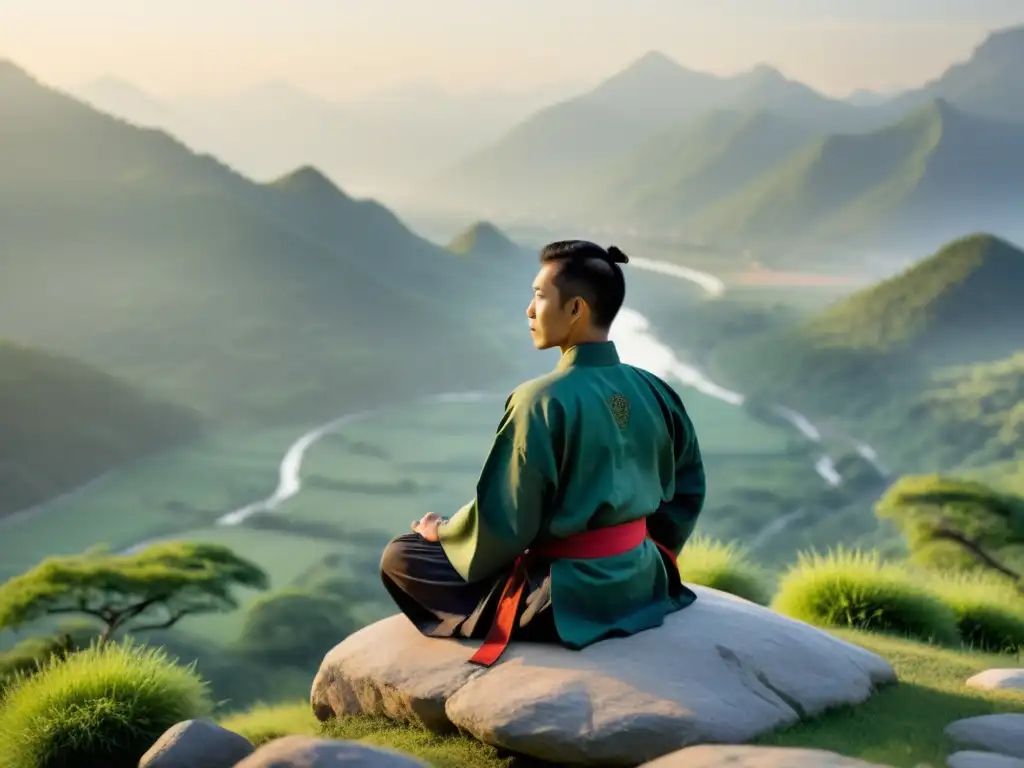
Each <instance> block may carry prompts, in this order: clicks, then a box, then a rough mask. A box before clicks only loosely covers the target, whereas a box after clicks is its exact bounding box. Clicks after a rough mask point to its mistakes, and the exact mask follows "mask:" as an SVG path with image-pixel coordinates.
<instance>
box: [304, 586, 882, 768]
mask: <svg viewBox="0 0 1024 768" xmlns="http://www.w3.org/2000/svg"><path fill="white" fill-rule="evenodd" d="M693 589H694V591H695V592H697V594H698V600H697V602H696V603H694V604H693V605H692V606H690V607H688V608H686V609H684V610H682V611H679V612H677V613H675V614H672V615H671V616H669V617H668V618H667V619H666V621H665V624H664V625H663V626H661V627H658V628H657V629H651V630H647V631H645V632H642V633H640V634H638V635H634V636H632V637H628V638H616V639H612V640H606V641H604V642H601V643H597V644H595V645H592V646H590V647H589V648H586V649H584V650H582V651H571V650H568V649H566V648H562V647H560V646H555V645H548V644H534V643H513V644H512V645H510V646H509V648H508V650H507V651H506V652H505V655H504V656H503V657H502V660H501V661H500V662H499V663H498V664H496V665H495V666H493V667H491V668H490V669H484V668H482V667H478V666H476V665H474V664H470V663H469V662H468V659H469V656H470V655H471V654H472V649H473V648H474V647H476V645H477V643H475V642H469V641H454V640H444V639H435V638H427V637H424V636H422V635H421V634H420V633H419V632H418V631H417V630H416V629H415V627H413V625H412V624H411V623H410V622H409V621H408V620H407V619H406V618H405V617H404V616H402V615H397V616H392V617H391V618H388V619H384V620H383V621H379V622H377V623H376V624H372V625H370V626H368V627H365V628H363V629H362V630H360V631H359V632H356V633H355V634H353V635H351V636H349V637H348V638H347V639H346V640H345V641H344V642H342V643H341V644H340V645H338V646H337V647H335V648H334V649H333V650H332V651H331V652H330V653H328V654H327V656H326V657H325V658H324V661H323V663H322V664H321V666H320V671H319V672H318V673H317V676H316V679H315V680H314V681H313V688H312V692H311V695H310V700H311V704H312V706H313V710H314V712H315V713H316V716H317V717H318V718H319V719H320V720H326V719H329V718H331V717H334V716H339V715H351V714H359V713H366V714H374V715H386V716H388V717H391V718H393V719H397V720H412V721H420V722H422V723H423V724H424V725H425V726H426V727H427V728H430V729H432V730H435V731H444V730H450V729H452V728H453V726H457V727H458V728H461V729H463V730H465V731H467V732H469V733H470V734H472V735H473V736H475V737H476V738H477V739H479V740H480V741H483V742H484V743H487V744H491V745H493V746H496V747H499V748H503V749H508V750H512V751H514V752H519V753H522V754H525V755H530V756H534V757H538V758H541V759H544V760H549V761H552V762H556V763H562V764H571V763H589V764H593V765H602V764H621V763H626V764H633V765H636V764H638V763H641V762H643V761H644V760H652V759H654V758H656V757H660V756H661V755H665V754H668V753H669V752H672V751H674V750H677V749H681V748H682V747H688V746H691V745H693V744H700V743H706V742H716V743H736V742H743V741H747V740H749V739H751V738H753V737H755V736H757V735H758V734H761V733H764V732H766V731H771V730H774V729H776V728H779V727H781V726H786V725H790V724H792V723H795V722H797V721H798V720H800V719H801V718H803V717H809V716H813V715H816V714H818V713H820V712H822V711H823V710H825V709H827V708H830V707H833V706H836V705H841V704H854V703H858V702H862V701H864V700H865V699H867V698H868V697H869V696H870V695H871V694H872V692H873V690H874V688H875V687H876V686H877V685H879V684H882V683H888V682H893V681H895V679H896V676H895V673H894V672H893V669H892V667H891V666H890V665H889V663H888V662H886V661H885V660H884V659H882V658H881V657H879V656H877V655H875V654H873V653H870V652H869V651H866V650H864V649H863V648H860V647H858V646H855V645H852V644H850V643H847V642H844V641H842V640H839V639H837V638H835V637H833V636H832V635H829V634H828V633H826V632H824V631H822V630H819V629H816V628H814V627H811V626H810V625H808V624H804V623H802V622H799V621H795V620H793V619H789V618H787V617H785V616H781V615H779V614H777V613H774V612H772V611H770V610H768V609H767V608H763V607H761V606H758V605H755V604H753V603H750V602H748V601H746V600H742V599H740V598H738V597H733V596H732V595H728V594H725V593H723V592H718V591H716V590H712V589H708V588H705V587H699V586H695V587H693Z"/></svg>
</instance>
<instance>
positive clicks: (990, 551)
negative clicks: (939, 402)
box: [875, 475, 1024, 592]
mask: <svg viewBox="0 0 1024 768" xmlns="http://www.w3.org/2000/svg"><path fill="white" fill-rule="evenodd" d="M875 511H876V513H877V514H878V516H879V517H880V518H883V519H889V520H892V521H894V522H895V523H896V525H898V526H899V528H900V530H901V531H902V532H903V535H904V537H905V538H906V541H907V548H908V549H909V550H910V556H911V557H912V558H913V559H914V560H917V561H918V562H920V563H922V564H925V565H931V566H940V567H953V568H964V567H968V568H969V567H982V568H985V569H987V570H990V571H994V572H996V573H999V574H1002V575H1003V576H1005V577H1007V578H1009V579H1011V580H1013V582H1014V583H1015V584H1016V586H1017V588H1018V589H1020V590H1021V591H1022V592H1024V577H1022V574H1021V573H1020V572H1019V571H1018V570H1017V569H1016V568H1014V567H1012V566H1011V563H1010V561H1009V558H1012V557H1013V556H1014V554H1019V553H1024V498H1021V497H1020V496H1016V495H1014V494H1011V493H1002V492H1000V491H997V490H995V489H993V488H990V487H989V486H987V485H985V484H983V483H978V482H974V481H972V480H959V479H954V478H945V477H940V476H938V475H923V476H909V477H903V478H900V480H899V481H898V482H896V483H895V484H894V485H893V486H892V487H891V488H890V489H889V490H888V491H887V492H886V494H885V495H884V496H883V497H882V498H881V499H880V500H879V502H878V505H877V507H876V510H875Z"/></svg>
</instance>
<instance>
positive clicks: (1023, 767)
mask: <svg viewBox="0 0 1024 768" xmlns="http://www.w3.org/2000/svg"><path fill="white" fill-rule="evenodd" d="M946 765H947V766H948V768H1024V760H1022V759H1021V758H1019V757H1010V756H1009V755H997V754H996V753H995V752H975V751H973V750H964V751H962V752H954V753H953V754H952V755H950V756H949V757H947V758H946Z"/></svg>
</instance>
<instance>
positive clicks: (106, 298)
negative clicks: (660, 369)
mask: <svg viewBox="0 0 1024 768" xmlns="http://www.w3.org/2000/svg"><path fill="white" fill-rule="evenodd" d="M0 102H2V103H3V104H4V111H3V114H2V115H0V167H2V168H3V169H4V173H3V174H2V175H0V232H3V241H2V247H3V265H4V267H3V269H4V274H3V280H0V328H3V329H4V333H5V335H6V336H8V337H11V338H14V339H16V340H18V341H21V342H23V343H27V344H32V345H37V346H40V347H43V348H46V349H48V350H52V351H54V352H55V353H58V354H66V355H71V356H74V357H76V358H78V359H80V360H82V361H83V362H86V363H88V364H90V365H94V366H96V367H99V368H101V369H102V370H104V371H105V372H107V373H109V374H111V375H114V376H117V377H119V378H123V379H125V380H126V381H127V382H128V383H130V384H131V385H133V386H136V387H138V388H140V389H141V390H143V391H145V392H146V393H147V394H148V395H152V396H154V397H157V398H160V399H165V400H168V401H171V402H174V403H178V404H181V405H185V406H188V407H190V408H192V409H195V410H196V411H198V412H199V413H200V414H201V415H202V416H203V418H204V419H206V420H210V421H217V422H225V421H228V422H233V423H242V422H245V423H250V422H260V423H266V422H268V421H283V420H287V421H288V423H295V421H296V420H298V421H301V422H308V421H309V420H312V419H320V418H326V417H329V416H333V415H337V414H338V413H339V412H344V411H346V410H349V409H352V408H358V407H360V406H362V405H364V404H366V403H381V402H390V401H392V400H394V399H397V398H406V397H409V396H412V395H414V394H419V393H423V392H432V391H445V390H447V389H449V388H452V387H458V388H460V389H462V388H474V387H486V386H498V387H499V388H500V387H504V386H506V384H507V383H509V382H511V381H512V380H513V379H514V378H516V377H518V375H519V370H520V368H519V366H520V365H523V364H534V363H533V361H532V359H531V360H529V361H528V363H524V362H523V359H522V358H520V357H519V355H518V351H519V349H520V348H522V349H523V350H524V351H525V349H526V347H528V346H529V343H528V339H525V340H524V339H523V338H522V337H523V334H522V333H521V324H520V323H518V322H516V320H517V319H518V318H519V306H518V305H519V301H518V299H519V294H518V293H516V295H514V296H513V295H512V293H513V292H512V290H511V289H510V288H508V287H507V286H510V285H514V284H516V282H517V281H522V284H524V285H529V282H528V281H529V280H530V279H532V265H530V268H526V267H525V266H524V267H523V268H522V270H521V272H519V271H517V270H519V266H518V265H516V264H501V265H498V264H490V265H478V266H477V267H475V268H467V264H466V263H465V262H464V260H461V259H459V258H457V257H456V256H455V255H453V254H451V253H450V252H448V251H446V250H445V249H443V248H440V247H438V246H435V245H433V244H432V243H429V242H427V241H425V240H423V239H421V238H419V237H417V236H416V235H414V234H413V233H412V232H411V231H410V230H409V229H408V228H407V227H405V225H404V224H403V223H402V222H401V221H400V220H399V219H398V218H397V217H395V216H394V215H393V214H392V213H391V212H390V211H388V210H386V209H385V208H383V207H382V206H380V205H379V204H377V203H375V202H373V201H368V200H355V199H353V198H351V197H350V196H348V195H346V194H345V193H343V192H342V191H341V190H340V189H338V188H337V187H336V186H334V185H333V184H332V183H331V182H330V181H329V180H328V179H327V178H326V177H325V176H324V175H323V174H321V173H319V172H318V171H316V170H315V169H312V168H302V169H300V170H299V171H296V172H295V173H293V174H291V175H289V176H287V177H284V178H281V179H279V180H277V181H276V182H274V183H270V184H257V183H254V182H252V181H250V180H249V179H247V178H245V177H243V176H241V175H239V174H237V173H235V172H233V171H231V170H230V169H229V168H227V167H226V166H224V165H223V164H221V163H220V162H218V161H216V160H214V159H213V158H211V157H209V156H205V155H197V154H195V153H193V152H192V151H190V150H189V149H187V148H186V147H185V146H184V145H182V144H181V143H180V142H179V141H177V140H176V139H174V138H172V137H171V136H169V135H167V134H166V133H163V132H161V131H158V130H153V129H141V128H138V127H136V126H133V125H130V124H128V123H126V122H124V121H121V120H118V119H115V118H113V117H110V116H108V115H105V114H102V113H100V112H98V111H96V110H95V109H92V108H90V107H88V106H86V105H84V104H82V103H80V102H78V101H76V100H74V99H72V98H69V97H67V96H65V95H63V94H61V93H58V92H56V91H53V90H51V89H49V88H46V87H44V86H43V85H41V84H40V83H38V82H37V81H35V80H33V79H32V78H31V77H30V76H29V75H28V74H26V73H25V72H23V71H21V70H20V69H18V68H17V67H15V66H14V65H12V64H10V63H7V64H4V65H0ZM506 306H507V307H512V306H514V307H515V308H516V312H515V313H514V314H508V315H506V314H504V307H506ZM502 323H505V324H506V325H505V326H503V325H502ZM506 328H507V329H508V332H507V334H508V335H506ZM517 342H518V343H520V344H521V347H516V346H515V344H516V343H517Z"/></svg>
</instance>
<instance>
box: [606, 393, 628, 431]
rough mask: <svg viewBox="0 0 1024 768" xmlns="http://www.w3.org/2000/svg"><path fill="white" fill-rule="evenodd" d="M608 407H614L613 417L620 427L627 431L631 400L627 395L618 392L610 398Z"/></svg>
mask: <svg viewBox="0 0 1024 768" xmlns="http://www.w3.org/2000/svg"><path fill="white" fill-rule="evenodd" d="M608 407H609V408H611V409H612V418H613V419H615V423H616V424H618V425H619V429H621V430H622V431H623V432H625V431H626V427H627V426H628V425H629V400H627V399H626V396H625V395H620V394H619V393H618V392H616V393H615V394H613V395H612V396H611V397H609V398H608Z"/></svg>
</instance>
